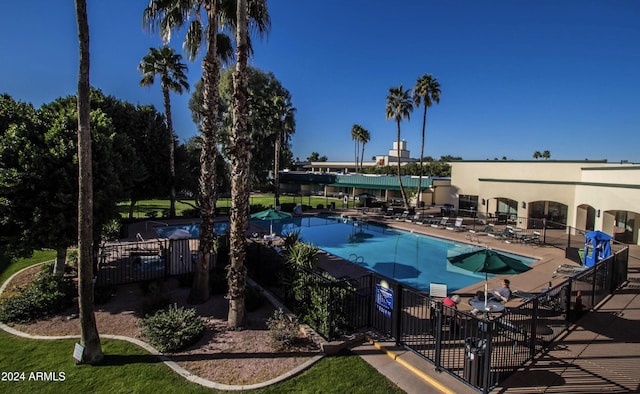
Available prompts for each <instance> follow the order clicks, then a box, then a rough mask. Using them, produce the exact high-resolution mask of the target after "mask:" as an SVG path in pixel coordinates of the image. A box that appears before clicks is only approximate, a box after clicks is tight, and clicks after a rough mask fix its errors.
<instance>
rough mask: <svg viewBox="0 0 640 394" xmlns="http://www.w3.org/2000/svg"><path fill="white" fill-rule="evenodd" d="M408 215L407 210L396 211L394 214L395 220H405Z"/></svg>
mask: <svg viewBox="0 0 640 394" xmlns="http://www.w3.org/2000/svg"><path fill="white" fill-rule="evenodd" d="M408 217H409V211H404V212H402V213H397V214H395V216H394V219H396V220H406V219H407V218H408Z"/></svg>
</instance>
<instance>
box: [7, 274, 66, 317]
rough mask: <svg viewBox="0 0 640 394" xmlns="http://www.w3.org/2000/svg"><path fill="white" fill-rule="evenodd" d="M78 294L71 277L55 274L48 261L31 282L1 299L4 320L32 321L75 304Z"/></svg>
mask: <svg viewBox="0 0 640 394" xmlns="http://www.w3.org/2000/svg"><path fill="white" fill-rule="evenodd" d="M76 294H77V289H76V287H75V285H74V284H73V282H72V281H71V280H70V279H68V278H57V277H55V276H53V274H52V273H51V265H45V266H43V269H42V270H41V271H40V272H39V273H38V274H37V275H36V277H35V279H34V281H33V282H32V283H31V284H30V285H29V286H27V287H26V288H24V289H22V290H20V291H19V292H18V293H17V294H15V295H13V296H10V297H7V298H4V299H2V300H0V321H2V322H4V323H28V322H30V321H33V320H36V319H39V318H41V317H44V316H47V315H50V314H52V313H56V312H59V311H61V310H63V309H65V308H67V307H68V306H69V305H71V303H72V302H73V299H74V297H75V295H76Z"/></svg>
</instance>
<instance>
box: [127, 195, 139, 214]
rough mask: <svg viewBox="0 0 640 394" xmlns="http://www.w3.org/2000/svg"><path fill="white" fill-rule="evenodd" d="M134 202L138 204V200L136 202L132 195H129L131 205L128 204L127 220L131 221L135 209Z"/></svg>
mask: <svg viewBox="0 0 640 394" xmlns="http://www.w3.org/2000/svg"><path fill="white" fill-rule="evenodd" d="M136 202H138V200H136V199H135V198H134V197H133V193H131V204H129V219H133V212H134V210H135V208H136Z"/></svg>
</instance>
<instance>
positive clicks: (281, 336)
mask: <svg viewBox="0 0 640 394" xmlns="http://www.w3.org/2000/svg"><path fill="white" fill-rule="evenodd" d="M267 327H268V328H269V334H270V336H271V339H273V341H274V343H275V345H276V346H277V347H278V348H280V349H291V348H292V347H293V346H295V344H296V341H297V340H298V329H299V327H298V319H297V318H295V317H293V316H289V315H287V314H286V313H284V311H283V310H282V308H278V309H276V310H275V311H274V312H273V317H270V318H269V320H267Z"/></svg>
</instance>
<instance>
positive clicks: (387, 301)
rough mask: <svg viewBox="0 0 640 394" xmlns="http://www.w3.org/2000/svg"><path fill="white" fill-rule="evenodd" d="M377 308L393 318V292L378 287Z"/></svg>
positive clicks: (386, 288) (380, 286)
mask: <svg viewBox="0 0 640 394" xmlns="http://www.w3.org/2000/svg"><path fill="white" fill-rule="evenodd" d="M376 308H377V309H378V311H380V313H382V314H383V315H384V316H386V317H391V311H392V310H393V290H391V289H390V288H388V287H384V286H382V285H376Z"/></svg>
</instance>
